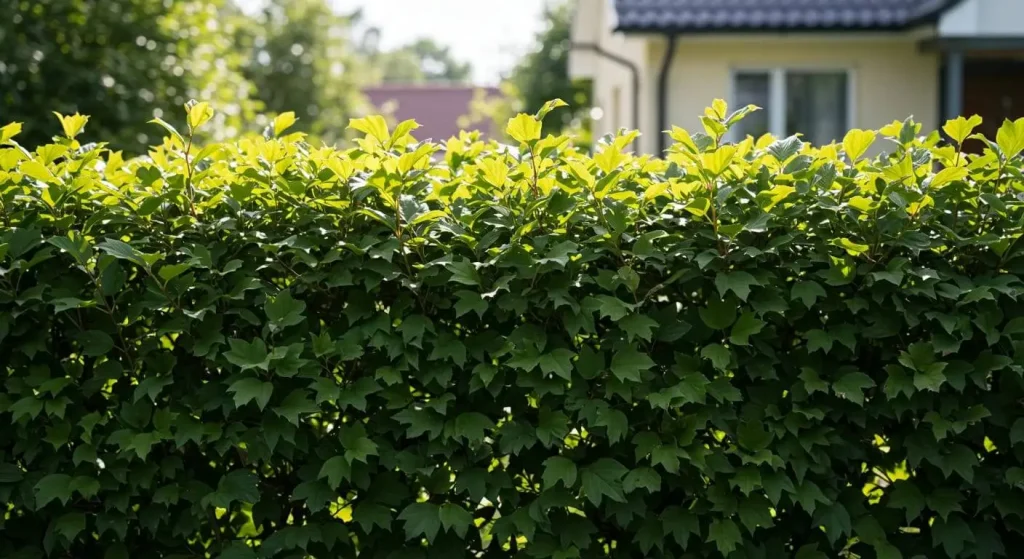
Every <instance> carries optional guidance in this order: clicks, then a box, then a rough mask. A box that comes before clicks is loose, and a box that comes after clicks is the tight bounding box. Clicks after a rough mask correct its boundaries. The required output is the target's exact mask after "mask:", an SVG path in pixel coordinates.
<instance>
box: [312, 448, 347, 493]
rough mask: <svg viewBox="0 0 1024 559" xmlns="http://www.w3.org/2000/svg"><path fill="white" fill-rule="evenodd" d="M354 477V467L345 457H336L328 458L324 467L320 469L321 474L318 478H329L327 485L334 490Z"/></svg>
mask: <svg viewBox="0 0 1024 559" xmlns="http://www.w3.org/2000/svg"><path fill="white" fill-rule="evenodd" d="M351 475H352V466H351V465H350V464H349V462H348V460H346V459H345V457H344V456H335V457H333V458H328V459H327V461H326V462H324V465H323V466H321V467H320V473H319V474H317V476H316V477H318V478H321V479H322V478H327V484H328V485H329V486H331V487H332V488H337V487H339V486H341V482H342V481H344V480H346V479H348V478H349V476H351Z"/></svg>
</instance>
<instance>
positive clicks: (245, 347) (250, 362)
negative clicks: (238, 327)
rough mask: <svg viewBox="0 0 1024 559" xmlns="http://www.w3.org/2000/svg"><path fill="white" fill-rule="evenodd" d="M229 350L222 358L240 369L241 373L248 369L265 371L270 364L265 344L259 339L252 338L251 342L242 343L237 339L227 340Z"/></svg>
mask: <svg viewBox="0 0 1024 559" xmlns="http://www.w3.org/2000/svg"><path fill="white" fill-rule="evenodd" d="M228 345H229V346H231V349H230V350H229V351H227V352H225V353H224V358H225V359H227V360H228V362H229V363H231V364H232V365H236V366H238V367H241V368H242V370H243V371H247V370H249V369H263V370H264V371H266V370H267V366H268V365H269V364H270V354H269V353H267V344H265V343H263V340H261V339H260V338H254V339H253V340H252V341H251V342H248V343H246V342H244V341H242V340H239V339H237V338H231V339H230V340H228Z"/></svg>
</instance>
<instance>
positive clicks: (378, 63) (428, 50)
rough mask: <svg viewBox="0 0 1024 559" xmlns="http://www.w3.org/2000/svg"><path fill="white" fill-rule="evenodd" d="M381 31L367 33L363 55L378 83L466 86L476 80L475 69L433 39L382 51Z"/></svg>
mask: <svg viewBox="0 0 1024 559" xmlns="http://www.w3.org/2000/svg"><path fill="white" fill-rule="evenodd" d="M380 37H381V31H380V29H379V28H377V27H370V28H369V29H366V30H365V31H363V34H362V38H361V40H360V41H359V44H358V50H359V53H360V54H361V55H362V56H363V57H365V58H366V60H367V65H368V66H369V67H370V68H371V69H373V71H374V73H375V75H374V77H373V80H372V81H374V82H383V83H396V84H423V83H441V84H464V83H468V82H469V80H470V78H471V77H472V73H473V67H472V66H471V65H470V64H469V63H468V62H460V61H458V60H457V59H455V57H454V56H453V55H452V53H451V51H450V49H449V48H448V47H446V46H443V45H439V44H438V43H437V42H435V41H434V40H432V39H417V40H416V41H413V42H412V43H409V44H408V45H405V46H403V47H399V48H397V49H393V50H386V51H382V50H381V49H380Z"/></svg>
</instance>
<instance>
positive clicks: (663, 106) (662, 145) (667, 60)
mask: <svg viewBox="0 0 1024 559" xmlns="http://www.w3.org/2000/svg"><path fill="white" fill-rule="evenodd" d="M665 38H666V39H667V40H668V45H667V46H666V47H665V56H664V58H662V60H661V73H660V74H658V155H659V156H660V155H663V154H664V153H665V150H666V149H667V147H668V146H667V145H666V144H667V142H666V141H665V133H666V132H667V131H668V78H669V70H670V69H671V68H672V59H673V58H675V55H676V36H675V34H667V35H665Z"/></svg>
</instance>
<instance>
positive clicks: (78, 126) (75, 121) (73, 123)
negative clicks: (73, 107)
mask: <svg viewBox="0 0 1024 559" xmlns="http://www.w3.org/2000/svg"><path fill="white" fill-rule="evenodd" d="M53 114H54V115H56V116H57V120H59V121H60V125H61V128H63V129H64V135H65V136H66V137H67V138H68V139H72V138H74V137H75V136H77V135H79V134H81V133H82V130H83V129H85V123H87V122H89V117H87V116H85V115H80V114H78V113H75V114H73V115H68V116H64V115H62V114H60V113H58V112H54V113H53Z"/></svg>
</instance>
